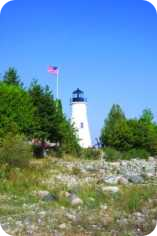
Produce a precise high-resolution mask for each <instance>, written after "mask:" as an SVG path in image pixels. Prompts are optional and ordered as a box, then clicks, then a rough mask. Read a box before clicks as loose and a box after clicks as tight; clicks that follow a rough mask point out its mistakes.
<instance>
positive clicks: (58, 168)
mask: <svg viewBox="0 0 157 236" xmlns="http://www.w3.org/2000/svg"><path fill="white" fill-rule="evenodd" d="M85 162H86V163H88V162H89V161H84V160H83V161H82V163H85ZM2 169H3V172H5V167H4V166H3V168H2ZM6 171H7V173H4V174H3V175H2V176H1V177H0V181H1V184H0V193H1V194H0V206H1V207H0V219H1V220H2V219H3V218H5V219H8V218H9V217H12V219H14V221H16V220H18V219H21V218H23V219H25V218H29V219H32V221H31V222H32V224H33V223H34V222H35V223H34V224H37V222H36V221H37V219H38V214H40V212H42V211H45V212H46V216H45V217H44V218H43V222H42V225H40V226H39V227H40V230H41V231H40V232H44V234H42V235H51V234H50V232H49V230H50V229H51V230H52V222H51V219H55V222H54V225H53V229H57V227H58V225H59V224H61V223H64V222H65V223H66V224H69V225H70V227H71V231H72V232H74V234H72V233H71V232H70V231H69V232H68V233H67V235H77V233H78V235H81V233H80V232H79V230H80V229H79V228H78V225H80V227H81V230H83V232H86V231H87V232H91V231H92V230H93V232H94V233H95V234H94V235H105V236H107V235H109V236H110V234H108V233H107V232H110V231H111V229H115V228H116V227H117V223H116V221H117V219H118V218H119V216H121V215H122V214H124V215H125V216H128V215H130V214H133V213H134V212H137V211H141V209H142V208H143V207H144V206H146V205H147V203H148V200H149V199H152V198H156V197H157V195H156V186H155V185H151V184H149V185H130V186H118V187H119V188H120V192H118V193H115V194H111V193H106V192H103V191H102V188H101V185H103V183H100V185H99V184H96V183H90V184H83V185H80V186H76V187H71V188H69V187H68V186H67V185H65V184H63V183H59V182H55V181H54V182H53V178H55V176H56V175H58V174H65V173H68V174H69V175H76V176H77V177H82V176H81V172H80V170H79V168H78V167H77V165H76V167H73V168H72V169H67V167H66V166H64V165H63V164H62V163H60V161H59V162H58V160H57V159H51V158H47V159H39V160H31V162H30V166H29V167H27V168H25V169H19V168H11V169H6ZM89 174H90V173H89ZM63 176H64V175H63ZM51 178H52V182H51V183H50V184H47V180H50V179H51ZM43 180H44V181H43ZM58 183H59V184H58ZM38 190H48V191H49V192H50V193H53V194H54V195H56V196H57V201H52V202H44V201H41V200H40V199H39V198H38V197H37V196H36V195H35V194H34V191H38ZM68 191H72V192H74V193H75V194H76V195H77V196H78V197H80V198H81V199H82V200H83V204H82V205H81V206H80V207H72V206H71V204H70V202H69V199H68V198H67V197H65V192H68ZM103 205H107V209H105V210H102V208H101V206H103ZM65 212H70V213H71V212H72V213H73V212H74V213H75V214H76V215H78V216H79V217H80V220H79V223H78V222H76V223H72V222H70V223H69V221H68V220H67V218H66V217H65ZM14 215H17V216H16V217H14ZM107 217H108V221H107V222H108V223H107V225H106V224H104V223H103V220H107ZM97 224H98V225H99V224H100V227H102V228H101V230H104V231H105V232H106V234H103V233H102V234H101V230H97V232H96V230H95V231H94V229H92V228H91V227H92V225H97ZM103 224H104V225H103ZM14 227H15V226H14ZM130 227H131V226H130ZM47 232H49V233H47ZM10 233H11V232H10ZM17 235H18V234H17ZM19 235H20V234H19ZM21 235H22V236H23V235H26V234H25V233H24V231H23V234H21ZM34 235H40V233H39V234H34ZM65 235H66V234H65ZM82 235H91V234H90V233H89V234H88V233H87V234H85V233H82ZM123 235H124V236H129V235H130V232H129V231H128V233H126V232H125V233H124V234H123Z"/></svg>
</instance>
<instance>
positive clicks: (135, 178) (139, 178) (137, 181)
mask: <svg viewBox="0 0 157 236" xmlns="http://www.w3.org/2000/svg"><path fill="white" fill-rule="evenodd" d="M128 180H129V181H130V182H132V183H133V184H142V183H144V179H143V177H142V176H140V175H130V176H128Z"/></svg>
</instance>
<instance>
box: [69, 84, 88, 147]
mask: <svg viewBox="0 0 157 236" xmlns="http://www.w3.org/2000/svg"><path fill="white" fill-rule="evenodd" d="M71 111H72V114H71V123H72V124H73V125H74V128H75V129H76V132H77V136H78V139H79V143H80V146H81V147H83V148H89V147H92V142H91V136H90V130H89V124H88V116H87V99H85V97H84V92H83V91H81V90H80V89H79V88H78V89H77V90H75V91H74V92H73V94H72V99H71Z"/></svg>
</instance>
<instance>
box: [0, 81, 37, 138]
mask: <svg viewBox="0 0 157 236" xmlns="http://www.w3.org/2000/svg"><path fill="white" fill-rule="evenodd" d="M34 110H35V109H34V106H33V104H32V101H31V98H30V96H29V95H28V93H27V92H26V91H24V90H23V89H22V88H20V87H18V86H15V85H8V84H6V83H4V82H0V135H1V136H2V135H3V134H6V133H7V132H10V131H11V130H13V131H15V130H16V131H17V132H19V133H24V134H26V135H27V136H29V135H31V131H32V129H33V126H34V117H33V114H34Z"/></svg>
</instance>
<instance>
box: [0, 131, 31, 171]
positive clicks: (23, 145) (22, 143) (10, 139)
mask: <svg viewBox="0 0 157 236" xmlns="http://www.w3.org/2000/svg"><path fill="white" fill-rule="evenodd" d="M31 157H32V154H31V146H30V145H29V144H28V141H27V140H26V139H25V137H24V136H20V135H16V136H15V135H14V134H11V133H10V134H9V133H8V134H7V135H6V136H5V138H3V139H2V140H1V143H0V163H1V164H8V165H9V166H12V167H26V166H27V165H28V164H29V160H30V158H31Z"/></svg>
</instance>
